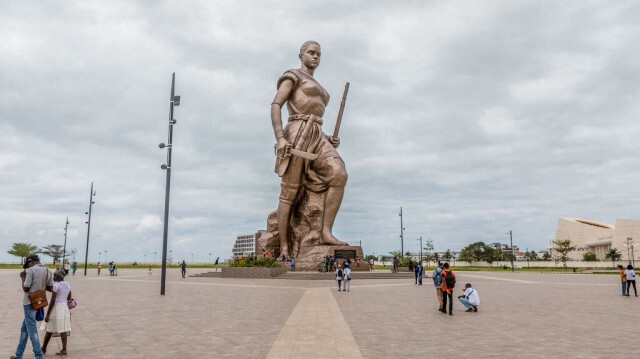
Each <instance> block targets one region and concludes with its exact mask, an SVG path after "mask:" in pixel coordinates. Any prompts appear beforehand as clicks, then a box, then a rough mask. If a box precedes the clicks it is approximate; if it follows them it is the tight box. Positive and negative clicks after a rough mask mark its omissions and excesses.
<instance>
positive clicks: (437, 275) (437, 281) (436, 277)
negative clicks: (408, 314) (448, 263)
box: [432, 263, 443, 312]
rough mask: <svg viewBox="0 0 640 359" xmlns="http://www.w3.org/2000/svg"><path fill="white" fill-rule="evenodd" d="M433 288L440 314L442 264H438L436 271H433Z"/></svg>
mask: <svg viewBox="0 0 640 359" xmlns="http://www.w3.org/2000/svg"><path fill="white" fill-rule="evenodd" d="M432 276H433V286H434V287H436V297H438V303H440V306H439V307H438V310H439V311H441V312H442V308H443V307H442V263H438V266H437V267H436V270H434V271H433V274H432Z"/></svg>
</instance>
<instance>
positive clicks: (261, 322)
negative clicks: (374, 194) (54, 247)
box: [0, 269, 640, 359]
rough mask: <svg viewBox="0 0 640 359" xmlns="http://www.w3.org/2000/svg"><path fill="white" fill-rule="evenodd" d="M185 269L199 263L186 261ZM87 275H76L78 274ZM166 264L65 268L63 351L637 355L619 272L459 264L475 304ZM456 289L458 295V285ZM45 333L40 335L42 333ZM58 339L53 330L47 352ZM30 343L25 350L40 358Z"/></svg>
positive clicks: (10, 289)
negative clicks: (68, 306) (228, 275)
mask: <svg viewBox="0 0 640 359" xmlns="http://www.w3.org/2000/svg"><path fill="white" fill-rule="evenodd" d="M190 271H191V273H190V274H194V273H196V272H197V273H200V272H202V271H204V270H198V269H191V270H190ZM81 273H82V272H80V274H81ZM159 274H160V273H159V270H154V273H153V275H152V276H148V275H147V273H146V271H144V270H120V273H119V276H118V277H108V276H105V275H102V276H100V277H98V276H97V275H96V273H95V272H91V273H89V274H88V276H87V277H84V276H81V275H80V276H79V275H76V276H69V277H68V281H69V283H70V284H71V285H72V287H73V293H74V296H75V297H76V299H77V301H78V307H77V308H75V309H73V311H72V313H73V314H72V328H73V329H72V335H71V337H70V338H69V344H68V351H69V355H68V356H67V357H68V358H85V359H86V358H411V357H413V358H461V359H468V358H474V359H477V358H626V357H635V356H637V355H638V354H637V353H638V341H637V340H636V338H635V333H636V331H637V328H638V326H639V325H640V324H639V320H640V314H639V309H640V299H639V298H636V297H633V294H632V296H631V297H622V296H621V295H620V288H619V283H618V277H617V276H611V275H585V274H582V275H580V274H561V275H560V274H527V273H515V274H512V273H502V272H458V273H457V274H458V283H459V284H458V287H460V288H461V287H462V286H463V283H465V282H471V283H473V286H474V288H476V289H477V290H478V292H479V293H480V297H481V302H482V304H481V306H480V310H479V312H477V313H465V312H464V308H463V306H462V304H460V303H459V302H458V301H457V300H455V303H454V315H453V316H449V315H443V314H441V313H439V312H438V311H437V302H436V299H435V291H434V289H433V285H431V284H430V283H431V281H430V280H426V282H425V285H422V286H417V285H414V284H413V279H410V278H404V279H389V280H386V279H358V277H357V276H356V277H355V278H354V280H353V281H352V286H351V291H350V292H348V293H344V292H338V291H337V288H336V284H335V281H328V280H284V279H271V280H258V279H223V278H194V277H188V278H186V279H182V278H181V276H180V274H179V271H178V270H171V271H170V272H168V276H167V277H168V278H167V286H166V295H165V296H161V295H160V275H159ZM0 288H2V293H3V294H2V296H1V297H0V304H1V307H0V308H1V311H0V348H1V349H0V357H4V358H9V356H11V355H13V353H14V350H15V347H16V344H17V342H18V337H19V330H20V325H21V321H22V317H23V314H22V309H21V303H22V302H21V301H22V291H21V289H20V282H19V278H18V271H17V270H2V271H0ZM460 288H457V290H456V292H455V294H454V297H455V296H457V295H459V294H460ZM42 337H43V335H42V334H41V338H42ZM59 345H60V341H59V338H54V339H53V340H52V342H51V343H50V345H49V349H48V353H49V354H47V357H55V355H54V354H53V353H55V352H56V351H57V350H58V348H59ZM33 357H34V356H33V352H32V351H31V347H30V344H29V345H28V346H27V351H26V352H25V358H33Z"/></svg>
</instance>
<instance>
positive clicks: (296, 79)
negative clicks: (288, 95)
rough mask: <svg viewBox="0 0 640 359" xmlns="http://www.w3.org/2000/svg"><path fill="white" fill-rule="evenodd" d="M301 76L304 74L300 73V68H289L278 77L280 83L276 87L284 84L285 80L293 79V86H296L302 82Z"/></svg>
mask: <svg viewBox="0 0 640 359" xmlns="http://www.w3.org/2000/svg"><path fill="white" fill-rule="evenodd" d="M301 77H302V76H301V75H300V70H298V69H291V70H287V71H285V72H284V74H282V76H280V78H279V79H278V85H277V87H276V88H280V85H281V84H282V82H283V81H284V80H291V81H292V82H293V87H294V88H296V87H298V85H299V84H300V78H301Z"/></svg>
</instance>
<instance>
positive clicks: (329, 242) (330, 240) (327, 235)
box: [320, 231, 349, 246]
mask: <svg viewBox="0 0 640 359" xmlns="http://www.w3.org/2000/svg"><path fill="white" fill-rule="evenodd" d="M320 244H321V245H325V246H348V245H349V243H347V242H342V241H340V240H338V238H336V237H335V236H334V235H333V233H331V232H330V231H322V239H321V242H320Z"/></svg>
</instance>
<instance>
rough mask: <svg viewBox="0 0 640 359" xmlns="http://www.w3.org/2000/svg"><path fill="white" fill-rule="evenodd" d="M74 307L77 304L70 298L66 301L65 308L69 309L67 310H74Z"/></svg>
mask: <svg viewBox="0 0 640 359" xmlns="http://www.w3.org/2000/svg"><path fill="white" fill-rule="evenodd" d="M76 305H78V303H76V300H75V299H73V298H71V299H68V300H67V307H69V309H73V308H75V307H76Z"/></svg>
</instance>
